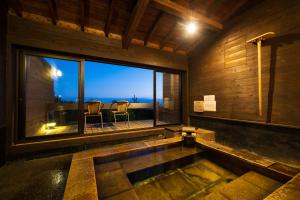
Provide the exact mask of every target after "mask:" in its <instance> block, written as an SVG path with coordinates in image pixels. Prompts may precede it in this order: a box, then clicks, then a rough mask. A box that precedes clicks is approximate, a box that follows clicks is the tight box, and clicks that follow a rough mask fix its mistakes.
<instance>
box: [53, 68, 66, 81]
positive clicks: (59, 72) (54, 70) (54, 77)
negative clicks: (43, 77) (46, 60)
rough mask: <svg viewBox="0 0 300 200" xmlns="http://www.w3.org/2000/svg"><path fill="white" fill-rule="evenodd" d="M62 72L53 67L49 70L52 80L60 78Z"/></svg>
mask: <svg viewBox="0 0 300 200" xmlns="http://www.w3.org/2000/svg"><path fill="white" fill-rule="evenodd" d="M62 75H63V74H62V72H61V71H60V70H59V69H56V68H55V67H52V68H51V77H52V78H53V79H57V78H58V77H62Z"/></svg>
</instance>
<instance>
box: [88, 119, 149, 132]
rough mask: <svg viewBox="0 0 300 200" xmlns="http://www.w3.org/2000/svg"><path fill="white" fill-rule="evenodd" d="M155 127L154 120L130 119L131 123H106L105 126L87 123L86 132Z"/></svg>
mask: <svg viewBox="0 0 300 200" xmlns="http://www.w3.org/2000/svg"><path fill="white" fill-rule="evenodd" d="M151 127H153V120H136V121H130V122H129V124H128V123H127V122H125V121H120V122H117V123H116V124H115V123H113V122H110V123H104V124H103V128H101V124H87V126H86V131H85V134H93V133H103V132H112V131H121V130H128V129H139V128H151Z"/></svg>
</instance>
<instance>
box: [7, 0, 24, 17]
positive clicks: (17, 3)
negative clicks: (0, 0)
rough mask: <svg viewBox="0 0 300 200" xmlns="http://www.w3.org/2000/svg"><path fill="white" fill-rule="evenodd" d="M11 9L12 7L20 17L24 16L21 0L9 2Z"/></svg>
mask: <svg viewBox="0 0 300 200" xmlns="http://www.w3.org/2000/svg"><path fill="white" fill-rule="evenodd" d="M8 4H9V7H11V8H12V9H13V10H14V11H15V13H16V15H17V16H18V17H22V16H23V6H22V3H21V1H20V0H11V1H8Z"/></svg>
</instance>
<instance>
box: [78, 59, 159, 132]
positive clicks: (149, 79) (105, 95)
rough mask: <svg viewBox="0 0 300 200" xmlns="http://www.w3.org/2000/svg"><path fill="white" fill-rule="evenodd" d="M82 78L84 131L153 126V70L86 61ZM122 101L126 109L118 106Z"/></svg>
mask: <svg viewBox="0 0 300 200" xmlns="http://www.w3.org/2000/svg"><path fill="white" fill-rule="evenodd" d="M84 82H85V85H84V91H85V92H84V94H85V97H84V101H85V109H86V110H85V116H86V121H85V122H86V123H85V124H86V125H85V132H86V133H99V132H106V131H118V130H124V129H135V128H145V127H152V126H153V70H148V69H141V68H134V67H127V66H121V65H113V64H105V63H99V62H91V61H88V62H85V77H84ZM97 101H98V102H101V103H103V107H101V106H100V105H99V103H98V104H97V103H95V102H97ZM126 101H127V102H128V103H129V105H128V108H127V109H128V110H127V111H126V105H123V106H124V109H125V110H122V109H123V108H122V107H120V106H121V104H122V102H126ZM93 102H94V103H93ZM88 106H90V108H89V109H90V110H89V109H88ZM97 106H100V107H101V110H100V108H99V109H98V112H93V108H94V110H97V108H98V107H97ZM117 111H119V112H117ZM92 114H95V115H94V116H92ZM101 114H102V119H103V120H102V121H103V128H102V123H101ZM127 114H128V115H129V123H128V115H127ZM115 121H117V122H116V123H115Z"/></svg>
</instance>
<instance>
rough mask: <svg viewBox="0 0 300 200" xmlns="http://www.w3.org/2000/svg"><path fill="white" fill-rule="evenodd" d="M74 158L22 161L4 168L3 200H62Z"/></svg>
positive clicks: (0, 193) (0, 187)
mask: <svg viewBox="0 0 300 200" xmlns="http://www.w3.org/2000/svg"><path fill="white" fill-rule="evenodd" d="M71 159H72V155H62V156H52V157H48V158H40V159H34V160H19V161H15V162H13V163H10V164H7V165H5V166H3V167H1V168H0V199H2V198H3V199H6V200H20V199H22V200H27V199H28V200H40V199H43V200H56V199H57V200H58V199H62V197H63V193H64V188H65V184H66V180H67V176H68V171H69V167H70V164H71Z"/></svg>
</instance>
